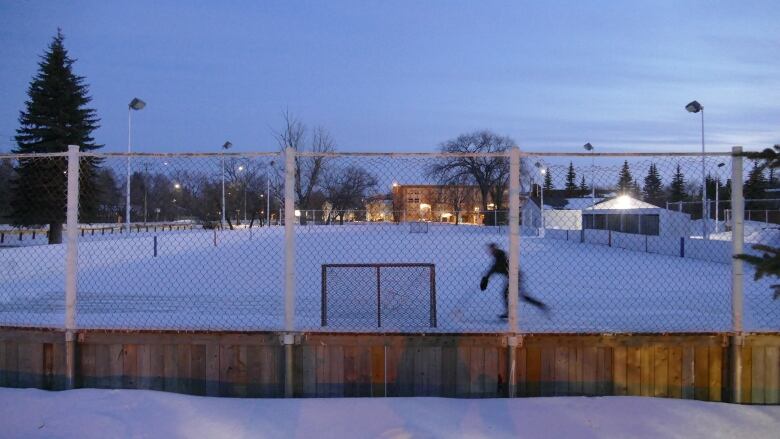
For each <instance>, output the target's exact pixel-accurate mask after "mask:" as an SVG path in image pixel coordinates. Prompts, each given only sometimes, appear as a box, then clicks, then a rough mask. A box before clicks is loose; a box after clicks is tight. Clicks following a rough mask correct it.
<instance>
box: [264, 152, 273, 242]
mask: <svg viewBox="0 0 780 439" xmlns="http://www.w3.org/2000/svg"><path fill="white" fill-rule="evenodd" d="M273 167H274V161H273V160H271V164H270V166H269V167H268V172H266V173H265V193H266V194H265V203H266V205H265V211H266V216H267V217H268V218H267V221H266V222H267V223H268V227H271V169H272V168H273Z"/></svg>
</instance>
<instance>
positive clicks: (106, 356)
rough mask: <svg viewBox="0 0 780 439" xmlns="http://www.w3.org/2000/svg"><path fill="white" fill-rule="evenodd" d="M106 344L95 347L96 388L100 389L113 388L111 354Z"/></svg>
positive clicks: (94, 376) (94, 377)
mask: <svg viewBox="0 0 780 439" xmlns="http://www.w3.org/2000/svg"><path fill="white" fill-rule="evenodd" d="M109 346H111V345H106V344H99V345H94V346H93V348H94V350H95V373H94V375H93V379H94V384H93V385H94V387H97V388H99V389H109V388H111V352H110V351H109V349H108V348H109Z"/></svg>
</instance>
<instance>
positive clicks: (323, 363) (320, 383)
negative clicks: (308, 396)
mask: <svg viewBox="0 0 780 439" xmlns="http://www.w3.org/2000/svg"><path fill="white" fill-rule="evenodd" d="M329 352H330V349H328V346H326V345H323V344H319V345H317V346H315V363H316V373H315V375H316V380H317V389H316V391H317V397H318V398H325V397H327V396H328V395H329V393H330V387H329V385H330V364H329V363H330V361H329V356H328V353H329Z"/></svg>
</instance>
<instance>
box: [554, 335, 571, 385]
mask: <svg viewBox="0 0 780 439" xmlns="http://www.w3.org/2000/svg"><path fill="white" fill-rule="evenodd" d="M574 352H575V355H576V350H575V351H574ZM569 380H570V376H569V348H568V347H567V346H558V347H556V348H555V388H554V392H555V395H557V396H564V395H568V394H569Z"/></svg>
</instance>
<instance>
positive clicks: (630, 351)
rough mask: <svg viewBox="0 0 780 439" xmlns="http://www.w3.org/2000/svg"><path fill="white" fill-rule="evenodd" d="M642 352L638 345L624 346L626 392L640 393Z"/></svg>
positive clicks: (629, 393) (628, 393) (631, 394)
mask: <svg viewBox="0 0 780 439" xmlns="http://www.w3.org/2000/svg"><path fill="white" fill-rule="evenodd" d="M641 357H642V353H641V351H640V349H639V348H638V347H633V346H631V347H627V348H626V394H627V395H630V396H639V395H641V394H642V376H641V375H642V374H641V370H642V359H641Z"/></svg>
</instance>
